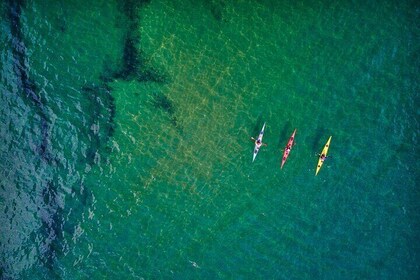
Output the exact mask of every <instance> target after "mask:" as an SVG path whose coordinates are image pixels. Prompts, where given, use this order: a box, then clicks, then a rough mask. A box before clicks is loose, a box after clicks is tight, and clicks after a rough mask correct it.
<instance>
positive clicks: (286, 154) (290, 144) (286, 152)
mask: <svg viewBox="0 0 420 280" xmlns="http://www.w3.org/2000/svg"><path fill="white" fill-rule="evenodd" d="M295 134H296V129H295V131H293V133H292V136H290V138H289V141H288V142H287V145H286V147H285V148H284V152H283V158H282V159H281V167H280V168H283V165H284V163H285V162H286V160H287V158H288V157H289V154H290V151H291V150H292V147H293V142H294V141H295Z"/></svg>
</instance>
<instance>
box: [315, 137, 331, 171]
mask: <svg viewBox="0 0 420 280" xmlns="http://www.w3.org/2000/svg"><path fill="white" fill-rule="evenodd" d="M331 137H332V136H330V138H328V141H327V143H326V144H325V146H324V149H322V152H321V154H320V155H319V159H318V165H317V166H316V172H315V176H316V175H318V172H319V170H320V169H321V167H322V164H323V163H324V160H325V159H324V160H322V159H321V155H324V156H327V153H328V148H329V147H330V142H331Z"/></svg>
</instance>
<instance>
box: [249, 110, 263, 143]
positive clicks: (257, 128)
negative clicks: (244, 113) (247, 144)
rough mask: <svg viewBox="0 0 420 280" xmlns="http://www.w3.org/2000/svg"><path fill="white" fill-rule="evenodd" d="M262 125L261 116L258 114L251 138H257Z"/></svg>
mask: <svg viewBox="0 0 420 280" xmlns="http://www.w3.org/2000/svg"><path fill="white" fill-rule="evenodd" d="M263 125H264V122H263V120H262V115H261V114H259V115H258V118H257V121H256V122H255V126H254V129H252V133H251V136H252V137H258V134H259V133H260V131H261V128H262V126H263Z"/></svg>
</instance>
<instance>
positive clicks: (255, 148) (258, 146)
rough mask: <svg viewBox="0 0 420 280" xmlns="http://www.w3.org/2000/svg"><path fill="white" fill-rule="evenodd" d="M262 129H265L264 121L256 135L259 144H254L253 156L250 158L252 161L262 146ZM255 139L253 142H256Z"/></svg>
mask: <svg viewBox="0 0 420 280" xmlns="http://www.w3.org/2000/svg"><path fill="white" fill-rule="evenodd" d="M264 129H265V123H264V125H263V127H262V128H261V131H260V134H259V135H258V138H257V141H258V140H259V142H260V143H261V144H260V145H257V144H255V147H254V156H253V158H252V162H254V160H255V157H256V156H257V154H258V151H259V150H260V148H261V146H262V139H263V136H264ZM257 141H255V142H257Z"/></svg>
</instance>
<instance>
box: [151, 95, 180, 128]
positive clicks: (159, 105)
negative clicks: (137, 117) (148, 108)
mask: <svg viewBox="0 0 420 280" xmlns="http://www.w3.org/2000/svg"><path fill="white" fill-rule="evenodd" d="M152 104H153V106H154V107H155V108H156V109H161V110H163V111H165V112H166V113H168V115H169V118H170V120H171V123H172V125H173V126H175V127H177V128H180V126H179V123H178V120H177V118H176V116H175V106H174V104H173V102H172V101H171V100H170V99H169V98H168V97H167V96H166V95H165V94H163V93H157V92H155V93H154V94H153V99H152Z"/></svg>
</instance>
